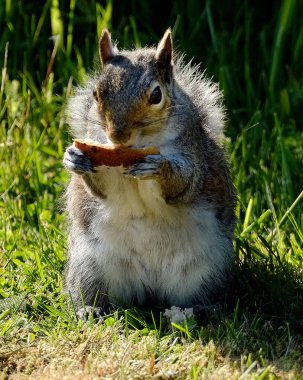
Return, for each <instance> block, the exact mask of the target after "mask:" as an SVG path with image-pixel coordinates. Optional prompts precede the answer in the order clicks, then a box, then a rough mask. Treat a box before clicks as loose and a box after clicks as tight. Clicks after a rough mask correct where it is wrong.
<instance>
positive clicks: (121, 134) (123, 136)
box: [108, 129, 131, 144]
mask: <svg viewBox="0 0 303 380" xmlns="http://www.w3.org/2000/svg"><path fill="white" fill-rule="evenodd" d="M130 135H131V133H130V131H126V130H123V129H114V130H111V131H109V133H108V138H109V139H110V141H111V142H112V143H114V144H124V143H126V142H127V141H128V140H129V139H130Z"/></svg>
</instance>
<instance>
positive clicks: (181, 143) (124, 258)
mask: <svg viewBox="0 0 303 380" xmlns="http://www.w3.org/2000/svg"><path fill="white" fill-rule="evenodd" d="M99 54H100V59H101V66H102V68H101V70H100V72H99V73H96V74H95V75H94V76H92V77H91V79H90V80H89V81H88V83H87V84H86V85H85V86H84V87H83V88H78V89H77V90H76V93H75V95H74V96H73V97H72V98H71V99H70V101H69V104H68V106H67V115H68V123H69V125H70V127H71V131H72V135H73V137H75V138H80V139H91V140H94V141H97V142H99V143H102V144H107V145H113V146H121V145H122V146H124V147H137V148H141V147H148V146H155V147H157V149H158V151H159V152H160V153H159V154H155V155H148V156H147V157H145V158H144V159H143V160H142V161H140V162H138V163H136V164H133V165H131V166H129V167H122V166H120V167H106V166H99V167H93V165H92V163H91V161H90V159H89V158H87V157H86V156H85V155H84V154H83V152H82V151H81V150H79V149H77V148H76V147H74V146H69V147H68V148H67V149H66V152H65V155H64V160H63V162H64V166H65V167H66V168H67V169H68V171H70V172H71V180H70V183H69V185H68V188H67V190H66V209H67V213H68V218H69V222H70V232H69V243H68V246H69V248H68V263H67V267H66V270H65V290H66V292H67V293H69V294H70V295H71V297H72V300H73V302H74V304H75V305H76V307H77V309H79V310H80V309H82V308H83V307H84V306H85V307H86V308H91V307H96V308H98V310H99V311H100V310H101V312H102V313H106V312H108V311H109V310H110V307H111V305H119V306H122V307H126V306H129V305H142V306H144V305H151V306H153V305H161V306H165V307H170V306H178V307H182V308H185V307H186V308H188V307H194V306H196V305H201V306H202V307H203V306H206V307H207V305H210V304H211V303H212V302H213V299H214V297H215V295H216V294H220V293H221V294H222V293H224V292H225V291H226V286H227V285H228V282H229V278H230V277H229V273H230V271H231V267H232V262H233V244H232V240H233V231H234V226H235V220H236V219H235V204H236V195H235V189H234V186H233V183H232V179H231V175H230V169H229V165H228V162H227V161H228V160H227V158H226V153H225V150H224V148H223V146H222V141H223V137H224V135H223V132H224V131H223V130H224V124H225V120H224V117H225V116H224V109H223V106H222V96H221V93H220V91H219V89H218V86H217V84H214V83H213V82H211V81H210V80H208V79H206V78H205V76H204V74H201V73H200V71H199V67H198V66H192V65H191V64H186V65H185V64H184V62H183V58H182V56H177V55H176V54H175V53H174V51H173V46H172V38H171V31H170V29H168V30H167V31H166V33H165V34H164V36H163V38H162V39H161V41H160V42H159V44H158V46H157V47H156V48H140V49H135V50H131V51H126V50H122V51H120V50H118V49H117V47H116V46H115V45H113V43H112V41H111V36H110V34H109V32H108V31H107V30H103V32H102V35H101V38H100V41H99Z"/></svg>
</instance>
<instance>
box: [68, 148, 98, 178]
mask: <svg viewBox="0 0 303 380" xmlns="http://www.w3.org/2000/svg"><path fill="white" fill-rule="evenodd" d="M63 164H64V166H65V167H66V168H67V169H68V170H70V171H73V172H77V173H85V172H92V171H93V165H92V163H91V161H90V159H89V158H87V157H86V156H85V155H84V154H83V152H82V151H81V150H80V149H78V148H75V147H74V146H70V147H68V148H67V149H66V151H65V153H64V158H63Z"/></svg>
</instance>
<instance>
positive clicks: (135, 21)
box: [0, 0, 303, 379]
mask: <svg viewBox="0 0 303 380" xmlns="http://www.w3.org/2000/svg"><path fill="white" fill-rule="evenodd" d="M20 4H21V3H20ZM20 4H19V2H13V1H10V0H6V1H5V2H4V1H3V2H1V4H0V21H1V25H4V24H5V25H6V28H5V29H4V30H3V31H2V35H1V36H0V65H1V68H2V75H1V85H0V192H1V197H0V262H1V265H0V267H1V268H0V359H1V360H0V378H3V379H6V378H14V379H26V378H39V379H43V378H54V379H57V378H64V379H69V378H79V379H91V378H98V377H99V378H125V379H128V378H162V379H168V378H176V379H200V378H203V379H204V378H207V379H218V378H220V379H224V378H225V379H275V378H283V379H303V365H302V356H303V319H302V308H303V276H302V269H303V213H302V198H303V193H302V190H303V175H302V165H301V164H302V161H303V145H302V141H303V140H302V138H303V132H302V130H303V129H302V120H303V110H302V101H303V74H302V68H301V66H302V61H303V27H302V23H301V20H302V18H303V10H302V7H299V2H296V1H294V0H290V1H288V0H284V1H282V2H281V3H276V4H275V6H273V5H272V4H270V5H267V4H265V3H264V2H257V3H256V4H254V6H253V7H252V6H251V5H250V4H249V2H240V1H236V0H234V1H233V2H232V3H231V4H229V5H228V6H227V4H226V5H225V4H224V5H222V4H221V3H220V6H218V2H216V1H206V2H205V3H204V4H202V3H201V2H199V1H198V0H191V1H188V2H187V3H186V6H184V3H183V2H181V1H174V2H168V3H167V4H166V6H168V8H166V7H165V6H164V5H162V4H159V12H157V15H155V13H154V12H151V8H150V5H149V3H148V2H143V1H142V2H141V1H139V0H137V1H135V0H134V1H132V2H129V3H124V4H121V5H119V7H118V4H117V3H116V2H115V1H114V0H113V1H107V2H106V3H103V5H101V4H100V3H98V4H95V2H94V1H93V0H90V1H87V2H84V1H77V2H75V1H74V0H71V1H70V2H58V1H56V0H48V1H44V2H38V3H35V4H34V2H33V3H31V2H25V3H22V7H21V6H20ZM168 9H169V10H168ZM197 10H199V12H198V11H197ZM168 25H171V26H172V27H173V31H174V35H175V41H176V44H177V46H178V47H179V49H180V50H182V51H185V53H186V54H187V58H188V59H190V58H191V57H192V56H194V57H195V58H194V59H195V62H199V61H202V63H203V67H205V68H207V73H208V75H209V76H213V77H214V79H215V80H217V81H220V86H221V88H222V90H223V91H224V95H225V103H226V105H227V109H228V125H227V135H228V141H227V148H228V150H229V152H230V156H231V163H232V167H233V173H234V178H235V183H236V186H237V189H238V192H239V203H238V208H237V215H238V224H237V229H236V237H235V256H236V257H235V270H236V280H235V285H234V291H233V294H232V296H231V297H230V299H229V300H228V301H227V302H226V304H225V305H222V307H221V308H220V309H218V310H217V311H215V312H213V313H210V314H209V315H208V316H207V317H205V318H204V319H200V320H198V319H192V320H189V321H188V322H187V324H186V325H185V326H179V325H171V324H170V323H168V321H167V320H166V319H165V318H164V317H163V316H162V315H161V313H159V312H156V311H154V313H150V312H144V311H142V310H139V309H130V310H126V311H125V310H119V311H117V312H116V313H114V314H113V315H109V316H107V317H105V318H104V319H103V320H102V321H100V322H98V323H95V322H94V321H92V320H89V321H87V322H82V321H78V320H77V318H76V317H75V313H74V311H73V308H72V306H71V305H70V304H69V302H67V301H68V300H65V299H64V298H63V296H62V295H61V289H62V277H61V273H62V269H63V267H64V263H65V250H66V227H65V220H64V214H63V212H62V207H61V201H60V198H61V195H62V192H63V189H64V186H65V184H66V182H67V175H66V173H65V172H64V171H63V170H62V164H61V160H62V156H63V152H64V149H65V146H67V144H68V142H69V141H70V137H69V136H68V128H67V126H66V125H65V122H64V115H63V108H62V107H63V105H64V103H65V101H66V99H67V98H68V96H69V94H70V93H71V91H72V89H71V85H72V84H75V83H78V82H81V81H83V80H85V77H86V73H87V72H89V70H90V69H93V68H94V67H95V66H96V62H97V59H96V47H97V33H98V34H99V32H100V30H101V29H102V28H103V27H104V26H107V27H109V28H110V29H111V30H112V32H113V35H114V38H117V40H119V41H120V46H132V44H133V43H134V44H135V45H137V46H139V45H140V44H141V45H144V44H146V43H155V42H156V41H157V40H158V39H159V38H160V36H161V34H162V32H163V31H164V30H165V29H166V27H167V26H168ZM52 35H57V36H60V38H58V37H56V38H53V39H51V38H50V37H51V36H52ZM7 42H9V44H7Z"/></svg>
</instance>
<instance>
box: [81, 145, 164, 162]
mask: <svg viewBox="0 0 303 380" xmlns="http://www.w3.org/2000/svg"><path fill="white" fill-rule="evenodd" d="M74 146H75V147H76V148H78V149H80V150H81V151H82V152H83V153H84V155H85V156H86V157H88V158H90V160H91V162H92V164H93V166H101V165H105V166H120V165H123V166H130V165H133V164H135V163H137V162H139V161H141V160H142V159H143V158H144V157H145V156H147V155H149V154H159V151H158V149H157V148H155V147H148V148H127V147H117V146H108V145H103V144H99V143H97V142H95V141H89V140H80V139H76V140H74Z"/></svg>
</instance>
